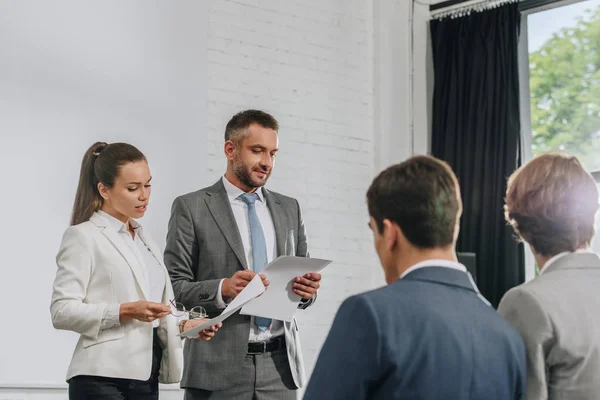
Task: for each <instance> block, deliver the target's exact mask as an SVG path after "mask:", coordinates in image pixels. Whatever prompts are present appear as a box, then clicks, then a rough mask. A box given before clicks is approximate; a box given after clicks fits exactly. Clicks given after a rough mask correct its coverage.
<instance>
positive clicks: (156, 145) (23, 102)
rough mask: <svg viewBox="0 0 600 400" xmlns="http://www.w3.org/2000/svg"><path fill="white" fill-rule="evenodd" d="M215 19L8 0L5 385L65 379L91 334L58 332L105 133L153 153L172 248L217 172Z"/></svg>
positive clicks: (152, 211) (196, 12) (148, 5)
mask: <svg viewBox="0 0 600 400" xmlns="http://www.w3.org/2000/svg"><path fill="white" fill-rule="evenodd" d="M206 26H207V10H206V2H204V1H194V0H183V1H182V0H178V1H176V2H168V1H156V0H154V1H148V0H143V1H142V0H129V1H126V2H124V1H117V0H108V1H106V0H104V1H101V2H100V1H95V2H91V1H81V0H55V1H52V2H45V1H32V0H6V1H1V2H0V54H1V57H0V171H1V181H0V182H1V185H2V189H1V192H0V194H1V195H0V206H1V207H0V210H1V211H2V218H1V221H2V228H1V229H0V246H1V247H0V250H1V254H2V262H1V269H0V299H1V302H2V304H3V305H4V307H3V309H4V312H3V313H2V316H1V320H2V323H1V329H0V339H1V341H2V343H3V346H2V356H1V357H0V385H17V386H28V385H35V386H39V385H45V384H48V385H57V384H64V381H65V375H66V371H67V366H68V364H69V362H70V359H71V355H72V351H73V348H74V346H75V343H76V340H77V335H76V334H74V333H72V332H66V331H56V330H54V328H53V327H52V323H51V320H50V312H49V305H50V297H51V291H52V287H51V286H52V281H53V279H54V274H55V271H56V264H55V256H56V252H57V250H58V246H59V243H60V240H61V237H62V234H63V232H64V230H65V229H66V227H67V226H68V222H69V216H70V212H71V207H72V204H73V199H74V195H75V190H76V185H77V179H78V174H79V168H80V163H81V158H82V156H83V153H84V151H85V150H86V149H87V148H88V147H89V146H90V145H91V144H92V143H93V142H95V141H98V140H101V141H107V142H115V141H125V142H129V143H132V144H134V145H135V146H137V147H138V148H139V149H140V150H141V151H142V152H144V153H145V154H146V156H147V158H148V161H149V164H150V169H151V172H152V175H153V181H152V183H153V187H152V189H153V193H152V197H151V199H150V206H149V209H148V212H147V214H146V217H145V218H144V220H143V221H142V223H143V224H144V226H145V227H147V229H148V230H149V231H150V233H151V234H152V236H153V237H154V239H155V240H156V241H157V242H158V243H159V244H160V245H161V247H162V246H164V240H165V235H166V227H167V222H168V218H169V213H170V207H171V203H172V201H173V199H174V198H175V197H176V196H177V195H180V194H183V193H185V192H188V191H191V190H195V189H197V188H200V187H202V186H203V185H205V184H207V183H208V181H210V180H214V179H215V176H214V174H213V176H210V177H207V176H206V175H207V174H203V171H204V170H205V165H204V164H203V159H205V157H204V150H203V143H205V139H206V132H205V131H206V104H207V103H206V101H207V99H206V83H207V82H206V69H207V66H206V53H207V44H206V34H207V29H206ZM202 175H204V176H202ZM33 325H35V326H36V327H39V328H38V329H36V330H35V331H32V330H31V329H30V328H31V327H32V326H33Z"/></svg>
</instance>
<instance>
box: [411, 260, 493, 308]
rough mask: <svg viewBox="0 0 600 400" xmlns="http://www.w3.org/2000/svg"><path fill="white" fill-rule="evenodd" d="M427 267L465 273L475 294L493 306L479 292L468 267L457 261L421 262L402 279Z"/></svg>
mask: <svg viewBox="0 0 600 400" xmlns="http://www.w3.org/2000/svg"><path fill="white" fill-rule="evenodd" d="M427 267H441V268H450V269H455V270H457V271H462V272H464V273H465V274H467V277H468V278H469V281H471V286H473V290H474V291H475V293H477V296H479V298H480V299H481V300H482V301H483V302H484V303H485V304H487V305H491V304H490V302H489V301H487V299H486V298H485V297H483V295H482V294H481V292H480V291H479V288H478V287H477V284H476V283H475V280H474V279H473V277H472V276H471V274H470V273H469V271H467V267H465V266H464V265H462V264H461V263H458V262H456V261H450V260H425V261H421V262H420V263H416V264H415V265H413V266H411V267H409V268H408V269H407V270H406V271H404V272H403V273H402V275H400V279H402V278H404V277H405V276H406V275H408V274H410V273H411V272H413V271H416V270H417V269H421V268H427Z"/></svg>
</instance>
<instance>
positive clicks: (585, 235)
mask: <svg viewBox="0 0 600 400" xmlns="http://www.w3.org/2000/svg"><path fill="white" fill-rule="evenodd" d="M505 202H506V204H505V206H504V215H505V218H506V221H507V222H508V223H509V224H510V225H512V227H513V229H514V230H515V232H516V233H517V234H518V235H519V236H520V238H521V239H522V240H524V241H525V242H527V243H529V244H530V245H531V246H532V247H533V249H534V250H535V252H536V253H539V254H541V255H543V256H554V255H556V254H559V253H562V252H564V251H575V250H576V249H577V248H579V247H581V246H585V245H589V244H590V242H591V240H592V237H593V236H594V216H595V214H596V211H597V210H598V188H597V187H596V182H595V181H594V178H592V176H591V175H590V174H589V173H588V172H586V171H585V169H584V168H583V167H582V165H581V163H580V162H579V160H578V159H577V157H574V156H571V155H569V154H566V153H562V152H551V153H546V154H542V155H540V156H538V157H536V158H534V159H533V160H532V161H530V162H529V163H527V164H526V165H524V166H523V167H521V168H519V169H518V170H516V171H515V172H514V173H513V174H512V175H511V176H510V178H509V179H508V189H507V191H506V199H505Z"/></svg>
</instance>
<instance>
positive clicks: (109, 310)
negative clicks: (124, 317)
mask: <svg viewBox="0 0 600 400" xmlns="http://www.w3.org/2000/svg"><path fill="white" fill-rule="evenodd" d="M120 308H121V305H120V304H111V305H109V306H108V307H106V309H105V310H104V315H103V316H102V321H101V322H100V330H101V331H103V330H105V329H110V328H114V327H115V326H120V325H121V321H120V315H119V314H120V312H119V310H120Z"/></svg>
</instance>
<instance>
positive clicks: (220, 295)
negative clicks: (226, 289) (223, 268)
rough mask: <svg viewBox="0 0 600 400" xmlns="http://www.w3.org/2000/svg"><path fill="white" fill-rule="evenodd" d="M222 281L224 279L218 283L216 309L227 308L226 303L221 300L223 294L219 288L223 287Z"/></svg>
mask: <svg viewBox="0 0 600 400" xmlns="http://www.w3.org/2000/svg"><path fill="white" fill-rule="evenodd" d="M224 280H225V279H221V282H219V289H217V307H218V308H225V307H227V302H225V300H223V292H222V291H221V286H223V281H224Z"/></svg>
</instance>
